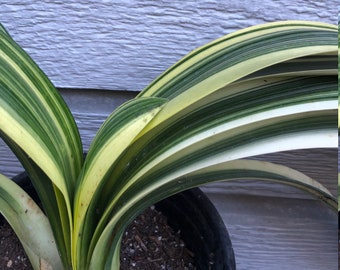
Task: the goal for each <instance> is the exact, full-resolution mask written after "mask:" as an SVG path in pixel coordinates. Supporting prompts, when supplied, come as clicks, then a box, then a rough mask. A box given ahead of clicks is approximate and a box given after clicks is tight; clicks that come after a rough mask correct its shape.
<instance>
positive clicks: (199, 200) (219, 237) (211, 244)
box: [156, 188, 236, 270]
mask: <svg viewBox="0 0 340 270" xmlns="http://www.w3.org/2000/svg"><path fill="white" fill-rule="evenodd" d="M156 209H158V210H159V211H161V212H162V213H163V214H164V215H165V216H167V218H168V223H169V225H170V226H171V227H172V228H173V229H174V230H180V232H181V238H182V239H183V241H184V242H185V243H186V245H187V246H188V248H189V249H190V250H191V251H192V252H193V253H194V254H195V263H196V267H197V269H202V270H205V269H216V270H217V269H218V270H222V269H223V270H233V269H236V267H235V256H234V251H233V248H232V244H231V241H230V238H229V234H228V232H227V229H226V227H225V225H224V222H223V220H222V218H221V216H220V215H219V213H218V212H217V210H216V208H215V206H214V205H213V204H212V202H211V201H210V199H209V198H208V197H207V196H206V195H205V194H204V193H203V192H202V191H201V190H200V189H199V188H193V189H190V190H187V191H183V192H181V193H178V194H176V195H174V196H172V197H169V198H167V199H165V200H163V201H161V202H159V203H157V204H156Z"/></svg>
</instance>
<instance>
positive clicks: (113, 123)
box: [73, 97, 166, 269]
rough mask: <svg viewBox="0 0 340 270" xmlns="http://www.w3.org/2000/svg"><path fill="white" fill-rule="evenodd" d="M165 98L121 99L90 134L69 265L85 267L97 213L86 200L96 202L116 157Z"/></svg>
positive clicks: (143, 126) (77, 202)
mask: <svg viewBox="0 0 340 270" xmlns="http://www.w3.org/2000/svg"><path fill="white" fill-rule="evenodd" d="M165 102H166V100H165V99H163V98H152V97H150V98H140V99H135V100H132V101H130V102H128V103H125V104H124V105H123V106H121V107H120V108H119V109H118V110H116V111H115V112H114V113H113V114H112V115H111V116H110V117H109V118H108V119H107V120H106V121H105V122H104V124H103V125H102V127H101V128H100V130H99V131H98V133H97V135H96V137H95V138H94V141H93V143H92V144H91V147H90V149H89V153H88V156H87V157H86V160H85V164H84V168H83V171H82V175H81V178H80V183H79V186H78V189H77V193H76V196H75V208H74V209H75V210H74V213H75V215H74V218H75V219H74V226H75V229H74V237H75V238H74V241H73V243H74V250H73V252H74V256H73V258H76V260H75V261H74V262H73V266H74V267H75V268H76V269H85V268H86V260H87V252H88V245H89V242H90V240H91V236H92V234H93V228H94V225H93V224H94V223H95V220H96V216H97V215H98V209H97V208H96V207H95V208H94V209H93V208H91V209H90V210H89V209H88V206H89V205H90V203H92V204H93V205H96V201H97V200H98V197H100V196H101V192H102V191H101V187H102V186H103V185H104V184H105V181H107V179H108V176H109V175H110V174H111V173H114V171H115V167H114V165H115V164H116V160H117V159H118V158H119V156H120V155H121V154H122V153H123V152H124V151H125V150H126V148H127V147H128V145H129V144H130V143H131V142H132V141H133V140H134V139H135V138H136V137H137V136H138V134H139V133H140V132H141V131H142V130H143V129H144V128H145V126H146V125H147V124H148V123H149V122H150V121H151V120H152V119H153V118H154V117H155V115H157V113H158V112H159V111H160V110H161V108H162V107H163V105H164V103H165ZM93 201H94V202H93ZM79 236H81V237H79Z"/></svg>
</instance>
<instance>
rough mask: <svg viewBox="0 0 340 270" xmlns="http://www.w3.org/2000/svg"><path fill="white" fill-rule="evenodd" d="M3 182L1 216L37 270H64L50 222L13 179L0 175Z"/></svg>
mask: <svg viewBox="0 0 340 270" xmlns="http://www.w3.org/2000/svg"><path fill="white" fill-rule="evenodd" d="M0 182H1V183H2V184H1V185H0V205H1V208H0V213H1V214H2V215H3V216H4V217H5V218H6V219H7V220H8V221H9V223H10V225H11V227H12V228H13V230H14V231H15V233H16V235H17V236H18V238H19V239H20V241H21V243H22V245H23V248H24V249H25V252H26V254H27V256H28V257H29V259H30V262H31V264H32V266H33V267H34V268H35V269H49V267H52V268H53V269H61V268H62V263H61V260H60V257H59V254H58V250H57V246H56V243H55V241H54V237H53V234H52V230H51V227H50V223H49V220H48V219H47V218H46V216H45V215H44V213H43V212H42V211H41V210H40V208H39V206H38V205H36V204H35V202H34V201H33V200H32V199H31V198H30V197H29V196H28V195H27V194H26V193H25V192H24V191H23V190H22V189H20V188H19V187H18V186H17V185H16V184H15V183H14V182H13V181H12V180H11V179H8V178H7V177H5V176H3V175H1V174H0ZM33 225H34V226H33ZM43 267H46V268H43Z"/></svg>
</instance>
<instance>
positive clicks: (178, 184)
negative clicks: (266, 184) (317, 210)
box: [90, 160, 337, 269]
mask: <svg viewBox="0 0 340 270" xmlns="http://www.w3.org/2000/svg"><path fill="white" fill-rule="evenodd" d="M169 178H172V176H169ZM236 179H242V180H245V179H257V180H263V181H270V182H278V183H284V184H288V185H291V186H294V187H297V188H300V189H302V190H304V191H307V192H310V193H311V194H314V195H316V196H317V197H318V198H319V199H321V200H323V201H324V202H325V203H326V204H327V205H329V206H330V207H331V208H332V209H333V210H335V211H336V209H337V202H336V199H335V198H334V197H333V196H332V194H331V193H330V192H329V191H328V190H327V189H326V188H325V187H324V186H322V185H321V184H319V183H318V182H316V181H315V180H313V179H311V178H310V177H308V176H306V175H304V174H302V173H301V172H298V171H296V170H293V169H291V168H288V167H286V166H282V165H277V164H273V163H270V162H264V161H256V160H236V161H230V162H221V163H219V164H215V165H213V166H208V167H205V168H202V169H198V170H195V171H193V172H191V173H188V174H185V175H182V176H181V177H177V178H176V177H173V178H172V179H171V180H169V181H163V182H151V183H152V184H150V186H148V187H145V188H140V189H138V192H134V196H133V198H132V199H131V198H129V199H128V200H127V201H126V204H124V205H122V207H121V208H120V209H118V211H117V212H116V213H115V215H114V216H113V218H112V219H111V221H110V223H109V224H108V226H106V228H105V230H104V231H103V233H102V235H101V237H100V239H99V240H98V241H97V246H96V248H95V250H94V253H93V256H92V261H91V265H90V266H91V267H92V268H91V267H90V269H95V268H96V266H98V265H101V263H102V262H101V259H100V258H101V256H104V257H107V258H110V260H108V261H106V264H105V267H106V268H105V269H115V267H116V266H117V265H119V256H118V255H117V254H115V253H116V252H117V250H116V246H118V243H119V242H120V237H121V234H122V233H123V232H124V230H125V227H126V226H127V224H129V222H131V221H132V220H133V219H134V218H135V216H136V215H137V214H138V213H140V212H141V211H143V210H144V208H146V207H147V206H148V205H151V204H153V203H156V202H157V201H159V200H161V199H164V198H165V197H167V196H170V195H172V194H175V193H177V192H179V191H182V190H185V189H187V188H190V187H193V186H194V185H197V186H198V185H202V184H205V183H211V182H214V181H232V180H236ZM113 237H114V238H113ZM103 269H104V268H103Z"/></svg>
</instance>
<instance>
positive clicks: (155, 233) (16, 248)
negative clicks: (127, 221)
mask: <svg viewBox="0 0 340 270" xmlns="http://www.w3.org/2000/svg"><path fill="white" fill-rule="evenodd" d="M120 256H121V268H120V269H121V270H131V269H138V270H156V269H157V270H162V269H164V270H170V269H171V270H191V269H196V268H195V266H194V259H193V257H194V254H192V252H191V251H190V250H188V249H187V248H186V247H185V244H184V243H183V241H182V240H181V239H180V232H174V231H173V230H172V229H171V228H170V227H169V226H168V225H167V220H166V217H165V216H164V215H163V214H162V213H160V212H158V211H156V210H155V209H154V207H150V208H148V209H147V210H145V211H144V212H143V213H142V214H141V215H139V216H138V217H137V218H136V219H135V220H134V221H133V222H132V224H131V225H130V226H129V228H128V229H127V230H126V232H125V234H124V237H123V240H122V248H121V255H120ZM0 269H1V270H6V269H15V270H31V269H32V267H31V266H30V263H29V261H28V259H27V257H26V255H25V252H24V251H23V249H22V247H21V244H20V242H19V240H18V239H17V237H16V235H15V234H14V232H13V231H12V229H11V228H10V226H9V225H8V224H7V223H6V222H5V223H4V224H3V225H2V226H1V227H0Z"/></svg>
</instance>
